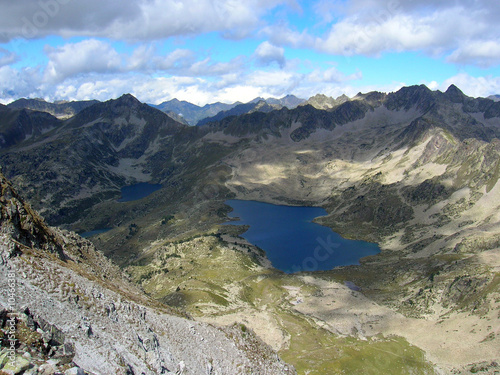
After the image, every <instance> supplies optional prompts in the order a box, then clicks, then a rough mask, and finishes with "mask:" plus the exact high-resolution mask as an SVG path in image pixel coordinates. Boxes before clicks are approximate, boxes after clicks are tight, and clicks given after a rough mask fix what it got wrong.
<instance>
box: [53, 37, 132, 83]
mask: <svg viewBox="0 0 500 375" xmlns="http://www.w3.org/2000/svg"><path fill="white" fill-rule="evenodd" d="M46 53H47V56H48V58H49V63H48V64H47V67H46V69H45V77H44V78H45V80H46V81H48V82H58V81H62V80H64V79H65V78H67V77H71V76H73V75H77V74H82V73H114V72H117V71H119V70H120V69H121V65H122V61H121V58H120V56H119V54H118V52H116V50H115V49H114V48H113V47H112V46H111V45H110V44H109V43H107V42H103V41H99V40H95V39H89V40H84V41H82V42H79V43H72V44H66V45H64V46H62V47H58V48H53V47H46Z"/></svg>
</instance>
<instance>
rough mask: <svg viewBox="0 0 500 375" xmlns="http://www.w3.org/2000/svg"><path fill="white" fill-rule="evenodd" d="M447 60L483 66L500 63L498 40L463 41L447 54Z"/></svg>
mask: <svg viewBox="0 0 500 375" xmlns="http://www.w3.org/2000/svg"><path fill="white" fill-rule="evenodd" d="M447 60H448V61H450V62H453V63H457V64H469V65H477V66H480V67H483V68H488V67H490V66H494V65H497V64H500V42H498V41H497V40H475V41H470V42H466V43H463V45H461V46H460V47H459V48H457V49H456V50H455V51H453V53H451V54H450V55H449V56H448V59H447Z"/></svg>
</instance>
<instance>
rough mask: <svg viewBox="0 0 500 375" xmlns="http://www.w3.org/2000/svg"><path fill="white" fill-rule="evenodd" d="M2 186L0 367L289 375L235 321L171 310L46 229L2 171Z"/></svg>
mask: <svg viewBox="0 0 500 375" xmlns="http://www.w3.org/2000/svg"><path fill="white" fill-rule="evenodd" d="M0 188H1V192H2V195H1V197H0V204H1V223H0V250H1V254H0V255H1V262H0V273H1V275H2V277H0V283H1V284H2V285H1V290H2V294H1V295H0V304H1V306H2V308H3V310H2V314H1V316H2V328H6V329H5V330H3V331H2V335H3V339H2V347H4V346H5V347H6V350H4V351H3V353H7V355H3V357H2V358H4V357H5V358H4V360H3V361H2V364H1V366H2V369H3V370H4V371H7V370H9V369H10V370H9V371H13V373H16V374H17V373H21V372H22V371H27V372H23V373H54V371H56V370H57V371H65V370H67V371H66V374H72V373H75V374H76V373H83V372H82V369H83V370H85V373H95V374H133V373H143V374H160V373H161V374H170V373H172V374H174V373H175V374H181V373H183V374H202V373H203V374H205V373H206V374H243V373H245V374H246V373H262V374H293V373H295V371H294V370H293V368H291V367H290V366H288V365H286V364H285V363H283V362H281V361H280V360H279V358H278V357H277V355H276V354H275V353H274V352H273V351H272V350H271V349H269V348H268V347H267V346H266V345H265V344H263V342H262V341H260V340H259V339H258V338H257V337H256V336H255V335H254V334H253V333H252V332H250V331H248V330H246V329H244V330H242V329H241V327H240V326H233V327H227V328H223V329H218V328H215V327H213V326H210V325H207V324H204V323H200V322H196V321H193V320H188V319H186V318H183V317H180V316H175V315H173V313H175V311H173V310H169V309H168V308H166V307H164V306H161V305H159V304H157V303H155V302H154V301H152V300H150V299H148V298H147V297H145V296H144V294H143V293H142V292H141V291H140V290H139V289H137V288H136V287H135V286H133V285H132V284H130V283H129V282H128V280H127V279H126V278H124V276H123V275H122V273H121V271H120V270H119V269H118V267H116V266H115V265H113V264H112V263H111V262H110V261H109V260H108V259H106V258H105V257H104V256H103V255H102V254H100V253H99V252H97V251H96V250H95V248H94V246H93V245H92V244H91V243H90V242H88V241H86V240H83V239H82V238H80V237H79V236H77V235H75V234H74V233H71V232H66V231H60V230H58V229H55V228H49V227H47V226H46V225H45V223H44V222H43V220H42V219H41V218H40V217H39V216H38V215H37V213H36V212H34V211H33V210H32V209H31V208H30V207H29V205H27V204H26V203H24V202H23V201H22V199H20V197H19V196H18V195H17V193H16V192H15V191H14V190H13V188H12V186H11V185H10V183H9V182H8V181H7V180H6V179H5V178H4V177H3V175H0ZM11 321H12V323H11ZM12 332H14V334H15V336H16V339H17V341H16V342H15V346H16V350H15V352H14V353H13V354H10V352H9V349H11V347H10V346H9V340H8V338H10V337H9V334H10V333H12ZM13 342H14V341H13ZM23 353H24V354H23ZM14 356H15V358H14ZM16 365H17V366H18V367H17V368H16V367H15V366H16ZM78 368H80V370H78ZM37 370H38V372H36V371H37ZM50 371H52V372H50ZM78 371H80V372H78Z"/></svg>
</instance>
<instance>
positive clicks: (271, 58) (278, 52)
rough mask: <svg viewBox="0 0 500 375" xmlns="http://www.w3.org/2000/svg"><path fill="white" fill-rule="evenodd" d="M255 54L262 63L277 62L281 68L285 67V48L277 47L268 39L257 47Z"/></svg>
mask: <svg viewBox="0 0 500 375" xmlns="http://www.w3.org/2000/svg"><path fill="white" fill-rule="evenodd" d="M254 56H255V58H256V59H257V61H258V62H259V63H260V64H261V65H270V64H271V63H273V62H276V63H277V64H278V65H279V67H280V68H284V67H285V64H286V60H285V49H284V48H283V47H276V46H274V45H272V44H271V43H269V42H267V41H265V42H263V43H261V44H260V45H259V46H258V47H257V49H256V50H255V53H254Z"/></svg>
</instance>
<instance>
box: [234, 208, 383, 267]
mask: <svg viewBox="0 0 500 375" xmlns="http://www.w3.org/2000/svg"><path fill="white" fill-rule="evenodd" d="M226 204H227V205H229V206H230V207H232V208H233V211H232V212H231V213H230V214H229V216H230V217H232V218H239V219H240V220H239V221H235V222H231V223H226V224H235V225H249V226H250V228H249V229H248V230H247V231H246V232H245V233H243V234H242V235H241V236H242V237H243V238H245V239H246V240H247V241H248V242H250V243H252V244H254V245H256V246H258V247H260V248H261V249H263V250H264V251H265V252H266V255H267V258H268V259H269V260H270V261H271V263H272V265H273V267H275V268H277V269H279V270H281V271H284V272H286V273H295V272H300V271H308V272H309V271H326V270H331V269H332V268H335V267H339V266H348V265H354V264H359V259H361V258H363V257H365V256H368V255H375V254H378V253H379V252H380V248H379V246H378V245H377V244H374V243H370V242H365V241H353V240H347V239H345V238H342V237H341V236H340V235H339V234H337V233H335V232H333V231H332V230H331V229H330V228H328V227H324V226H322V225H319V224H316V223H313V222H312V220H313V219H314V218H316V217H319V216H325V215H326V214H327V213H326V211H325V210H324V209H323V208H320V207H294V206H280V205H274V204H269V203H262V202H256V201H243V200H235V199H232V200H228V201H226Z"/></svg>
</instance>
